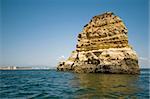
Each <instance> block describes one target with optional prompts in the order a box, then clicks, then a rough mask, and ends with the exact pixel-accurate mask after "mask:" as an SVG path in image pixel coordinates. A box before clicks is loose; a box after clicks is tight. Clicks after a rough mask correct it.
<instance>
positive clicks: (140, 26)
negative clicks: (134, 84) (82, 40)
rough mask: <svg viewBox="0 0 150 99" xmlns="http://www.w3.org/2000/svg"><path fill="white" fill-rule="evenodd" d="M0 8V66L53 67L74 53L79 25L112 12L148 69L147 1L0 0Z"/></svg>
mask: <svg viewBox="0 0 150 99" xmlns="http://www.w3.org/2000/svg"><path fill="white" fill-rule="evenodd" d="M0 5H1V7H0V8H1V9H0V16H1V17H0V23H1V24H0V30H1V31H0V38H1V39H0V66H9V65H13V66H37V65H38V66H40V65H42V66H49V67H56V64H57V63H58V62H59V60H60V58H65V59H66V58H68V57H69V55H70V54H71V52H72V51H73V50H75V47H76V43H77V35H78V33H80V32H81V31H82V29H83V26H84V25H85V24H87V23H88V22H89V21H90V19H91V18H92V17H93V16H95V15H98V14H101V13H104V12H106V11H111V12H114V13H115V14H116V15H118V16H119V17H121V19H122V20H123V22H124V23H125V24H126V26H127V28H128V38H129V44H131V45H132V46H133V49H134V50H135V51H136V52H137V54H138V56H139V62H140V67H141V68H148V67H149V63H150V59H149V54H150V53H149V30H148V29H149V26H148V22H149V20H148V16H149V13H148V10H149V0H125V1H123V0H122V1H121V0H75V1H73V0H63V1H60V0H1V1H0ZM149 68H150V67H149Z"/></svg>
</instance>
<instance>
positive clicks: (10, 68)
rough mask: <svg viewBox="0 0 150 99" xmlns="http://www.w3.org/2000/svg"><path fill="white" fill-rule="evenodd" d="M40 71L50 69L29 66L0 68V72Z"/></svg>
mask: <svg viewBox="0 0 150 99" xmlns="http://www.w3.org/2000/svg"><path fill="white" fill-rule="evenodd" d="M41 69H45V70H47V69H50V68H48V67H43V68H35V67H30V66H24V67H21V66H20V67H19V66H2V67H0V70H41Z"/></svg>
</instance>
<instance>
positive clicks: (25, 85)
mask: <svg viewBox="0 0 150 99" xmlns="http://www.w3.org/2000/svg"><path fill="white" fill-rule="evenodd" d="M149 77H150V69H141V74H140V75H128V74H99V73H96V74H77V73H73V72H62V71H57V70H55V69H52V70H1V71H0V99H149V98H150V93H149V83H150V80H149Z"/></svg>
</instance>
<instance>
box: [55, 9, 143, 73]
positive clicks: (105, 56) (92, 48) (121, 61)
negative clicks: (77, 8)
mask: <svg viewBox="0 0 150 99" xmlns="http://www.w3.org/2000/svg"><path fill="white" fill-rule="evenodd" d="M127 34H128V30H127V28H126V26H125V25H124V23H123V22H122V20H121V19H120V18H119V17H118V16H116V15H114V14H113V13H112V12H106V13H104V14H101V15H97V16H94V17H93V18H92V20H91V21H90V22H89V23H88V24H87V25H85V26H84V29H83V31H82V32H81V33H79V35H78V43H77V45H76V51H73V52H72V54H71V56H70V57H69V58H68V59H67V60H66V61H64V62H60V63H59V65H58V68H57V69H58V70H62V71H67V70H72V71H75V72H77V73H127V74H139V73H140V69H139V65H138V57H137V55H136V52H135V51H134V50H133V49H132V48H131V47H130V45H129V44H128V35H127Z"/></svg>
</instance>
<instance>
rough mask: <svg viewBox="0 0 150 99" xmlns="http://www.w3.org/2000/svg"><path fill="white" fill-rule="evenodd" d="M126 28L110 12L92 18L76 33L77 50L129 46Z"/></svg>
mask: <svg viewBox="0 0 150 99" xmlns="http://www.w3.org/2000/svg"><path fill="white" fill-rule="evenodd" d="M127 32H128V30H127V28H126V27H125V25H124V23H123V22H122V20H121V19H120V18H119V17H118V16H115V15H114V14H113V13H112V12H107V13H104V14H102V15H98V16H95V17H93V18H92V20H91V21H90V22H89V24H87V25H86V26H84V29H83V31H82V32H81V33H80V34H79V35H78V44H77V49H76V50H77V51H90V50H98V49H108V48H123V47H129V45H128V36H127Z"/></svg>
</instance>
